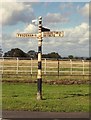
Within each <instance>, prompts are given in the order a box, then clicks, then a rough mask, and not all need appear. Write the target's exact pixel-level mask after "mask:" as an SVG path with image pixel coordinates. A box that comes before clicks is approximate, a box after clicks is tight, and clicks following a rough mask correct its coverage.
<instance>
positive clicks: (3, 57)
mask: <svg viewBox="0 0 91 120" xmlns="http://www.w3.org/2000/svg"><path fill="white" fill-rule="evenodd" d="M3 72H4V57H3V60H2V74H3Z"/></svg>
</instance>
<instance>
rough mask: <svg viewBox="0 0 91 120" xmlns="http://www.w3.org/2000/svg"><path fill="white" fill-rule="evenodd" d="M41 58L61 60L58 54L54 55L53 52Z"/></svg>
mask: <svg viewBox="0 0 91 120" xmlns="http://www.w3.org/2000/svg"><path fill="white" fill-rule="evenodd" d="M42 57H43V58H55V59H60V58H61V56H60V55H59V54H58V53H55V52H51V53H48V54H43V55H42Z"/></svg>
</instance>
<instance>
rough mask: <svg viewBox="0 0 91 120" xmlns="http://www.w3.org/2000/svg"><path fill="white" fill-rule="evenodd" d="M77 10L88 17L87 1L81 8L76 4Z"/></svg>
mask: <svg viewBox="0 0 91 120" xmlns="http://www.w3.org/2000/svg"><path fill="white" fill-rule="evenodd" d="M77 10H78V12H79V13H80V14H82V15H83V16H84V17H88V18H89V3H86V4H85V5H84V6H83V7H82V8H81V7H79V6H78V7H77Z"/></svg>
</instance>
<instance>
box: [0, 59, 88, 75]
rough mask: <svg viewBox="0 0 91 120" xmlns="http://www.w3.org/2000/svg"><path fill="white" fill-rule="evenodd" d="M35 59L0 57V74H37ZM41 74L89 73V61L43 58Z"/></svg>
mask: <svg viewBox="0 0 91 120" xmlns="http://www.w3.org/2000/svg"><path fill="white" fill-rule="evenodd" d="M37 66H38V62H37V60H35V59H32V58H31V59H21V58H3V57H2V58H0V73H1V74H31V75H36V74H37V68H38V67H37ZM42 75H56V76H62V75H89V61H87V60H72V59H70V60H69V59H58V60H55V59H43V60H42Z"/></svg>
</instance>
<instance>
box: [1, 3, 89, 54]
mask: <svg viewBox="0 0 91 120" xmlns="http://www.w3.org/2000/svg"><path fill="white" fill-rule="evenodd" d="M1 10H2V16H3V17H2V21H1V24H2V46H3V51H4V52H6V51H8V50H10V49H12V48H16V47H17V48H20V49H22V50H23V51H25V52H28V51H29V50H35V51H37V44H38V41H36V39H18V38H16V33H17V32H30V33H37V29H38V26H37V22H36V24H33V23H32V22H31V21H32V20H33V19H38V17H39V16H42V17H43V26H46V27H48V28H50V29H51V30H52V31H53V30H55V31H64V32H65V36H64V37H63V38H44V41H43V53H49V52H53V51H54V52H58V53H59V54H60V55H62V56H68V55H70V54H72V55H74V56H89V16H88V15H89V3H88V2H86V1H85V2H34V3H33V2H27V3H25V2H16V1H15V2H9V3H8V2H7V3H6V2H3V3H2V8H1ZM50 46H51V47H50Z"/></svg>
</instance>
